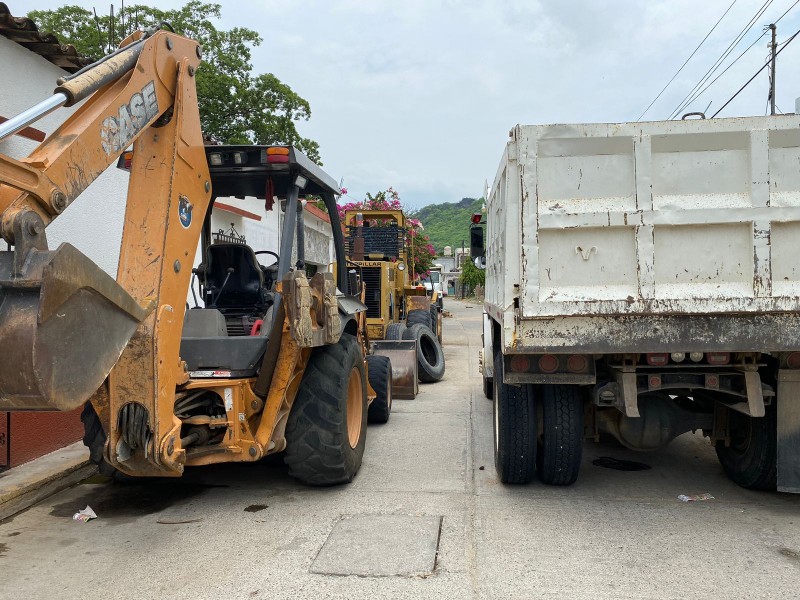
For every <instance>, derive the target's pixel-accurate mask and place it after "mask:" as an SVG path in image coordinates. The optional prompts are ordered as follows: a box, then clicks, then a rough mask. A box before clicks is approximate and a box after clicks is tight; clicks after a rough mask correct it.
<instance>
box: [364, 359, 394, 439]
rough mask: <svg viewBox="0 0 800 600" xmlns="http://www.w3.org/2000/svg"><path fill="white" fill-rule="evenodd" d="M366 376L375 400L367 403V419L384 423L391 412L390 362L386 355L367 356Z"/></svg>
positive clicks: (371, 421)
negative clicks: (373, 391)
mask: <svg viewBox="0 0 800 600" xmlns="http://www.w3.org/2000/svg"><path fill="white" fill-rule="evenodd" d="M367 377H368V378H369V384H370V385H371V386H372V389H373V390H375V400H373V401H372V404H370V405H369V412H368V414H367V420H368V421H369V422H370V423H386V422H387V421H388V420H389V415H390V414H392V362H391V361H390V360H389V357H388V356H377V355H371V356H367Z"/></svg>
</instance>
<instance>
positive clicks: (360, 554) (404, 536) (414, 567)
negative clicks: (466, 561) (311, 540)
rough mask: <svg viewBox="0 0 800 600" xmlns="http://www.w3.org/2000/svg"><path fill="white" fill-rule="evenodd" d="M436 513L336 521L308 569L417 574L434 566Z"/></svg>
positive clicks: (332, 572)
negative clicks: (431, 514) (418, 515)
mask: <svg viewBox="0 0 800 600" xmlns="http://www.w3.org/2000/svg"><path fill="white" fill-rule="evenodd" d="M441 524H442V517H440V516H422V517H415V516H410V515H356V516H353V517H346V518H344V519H342V520H341V521H339V522H338V523H337V524H336V526H335V527H334V528H333V531H331V534H330V535H329V536H328V539H327V540H326V542H325V544H324V545H323V546H322V550H320V553H319V554H318V555H317V558H316V559H315V560H314V563H313V564H312V565H311V572H312V573H321V574H325V575H360V576H362V577H388V576H392V575H399V576H405V577H415V576H416V577H418V576H422V575H430V574H431V573H433V570H434V568H435V567H436V552H437V550H438V547H439V530H440V528H441Z"/></svg>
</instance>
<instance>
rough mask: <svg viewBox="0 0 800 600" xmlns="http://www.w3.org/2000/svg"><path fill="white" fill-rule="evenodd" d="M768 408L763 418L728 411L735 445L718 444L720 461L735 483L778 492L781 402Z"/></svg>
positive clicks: (720, 442)
mask: <svg viewBox="0 0 800 600" xmlns="http://www.w3.org/2000/svg"><path fill="white" fill-rule="evenodd" d="M777 401H778V399H777V398H774V399H773V402H772V404H770V405H769V406H765V407H764V409H765V411H766V414H765V415H764V416H763V417H757V418H754V417H748V416H747V415H743V414H742V413H740V412H737V411H734V410H730V411H728V418H729V426H730V431H731V443H730V446H728V447H727V448H726V447H725V442H724V440H720V441H718V442H717V444H716V448H715V449H716V451H717V458H718V459H719V462H720V464H721V465H722V469H723V470H724V471H725V474H726V475H727V476H728V477H729V478H730V479H731V480H732V481H734V482H735V483H737V484H739V485H740V486H742V487H744V488H748V489H751V490H774V489H775V488H776V486H777V480H778V472H777V448H778V430H777V407H776V403H777Z"/></svg>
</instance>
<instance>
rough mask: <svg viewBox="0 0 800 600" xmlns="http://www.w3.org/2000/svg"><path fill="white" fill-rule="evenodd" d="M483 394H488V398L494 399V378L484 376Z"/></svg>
mask: <svg viewBox="0 0 800 600" xmlns="http://www.w3.org/2000/svg"><path fill="white" fill-rule="evenodd" d="M483 395H484V396H486V398H487V399H488V400H492V399H494V378H492V377H484V378H483Z"/></svg>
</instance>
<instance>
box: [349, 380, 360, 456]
mask: <svg viewBox="0 0 800 600" xmlns="http://www.w3.org/2000/svg"><path fill="white" fill-rule="evenodd" d="M363 396H364V388H363V387H362V386H361V372H360V371H359V370H358V368H356V367H353V370H352V371H350V380H349V381H348V382H347V439H348V442H349V443H350V447H351V448H355V447H356V446H357V445H358V438H360V437H361V417H362V415H363V411H364V406H363Z"/></svg>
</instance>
